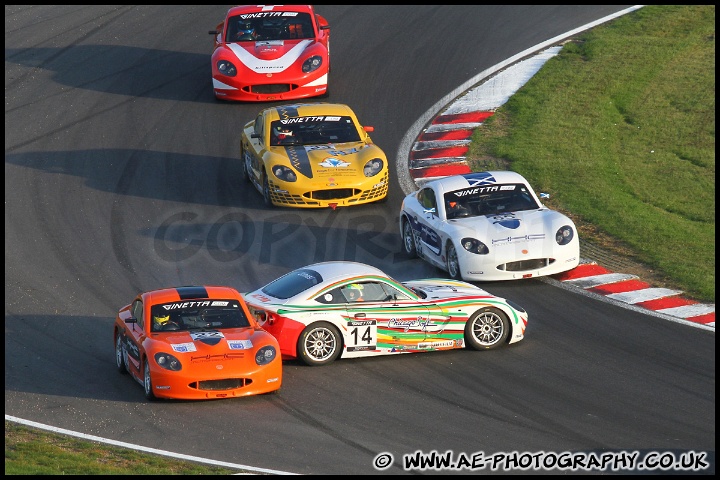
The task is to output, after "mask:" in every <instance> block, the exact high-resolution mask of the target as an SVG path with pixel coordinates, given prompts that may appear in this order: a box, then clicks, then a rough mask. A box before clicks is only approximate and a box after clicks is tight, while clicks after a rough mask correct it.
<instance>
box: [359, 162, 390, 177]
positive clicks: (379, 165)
mask: <svg viewBox="0 0 720 480" xmlns="http://www.w3.org/2000/svg"><path fill="white" fill-rule="evenodd" d="M383 165H385V162H383V161H382V160H381V159H379V158H373V159H372V160H370V161H369V162H367V163H366V164H365V167H363V173H364V174H365V176H366V177H374V176H375V175H377V174H378V173H380V170H382V169H383Z"/></svg>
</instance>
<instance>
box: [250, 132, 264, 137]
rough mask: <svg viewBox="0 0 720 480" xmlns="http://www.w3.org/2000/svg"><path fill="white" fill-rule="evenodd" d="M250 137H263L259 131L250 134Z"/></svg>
mask: <svg viewBox="0 0 720 480" xmlns="http://www.w3.org/2000/svg"><path fill="white" fill-rule="evenodd" d="M250 138H262V135H260V134H259V133H253V134H251V135H250Z"/></svg>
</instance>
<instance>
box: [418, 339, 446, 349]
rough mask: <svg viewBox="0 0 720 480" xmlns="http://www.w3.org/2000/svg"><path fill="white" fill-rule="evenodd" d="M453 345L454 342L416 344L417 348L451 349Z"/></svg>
mask: <svg viewBox="0 0 720 480" xmlns="http://www.w3.org/2000/svg"><path fill="white" fill-rule="evenodd" d="M454 345H455V341H454V340H443V341H439V342H421V343H418V348H451V347H453V346H454Z"/></svg>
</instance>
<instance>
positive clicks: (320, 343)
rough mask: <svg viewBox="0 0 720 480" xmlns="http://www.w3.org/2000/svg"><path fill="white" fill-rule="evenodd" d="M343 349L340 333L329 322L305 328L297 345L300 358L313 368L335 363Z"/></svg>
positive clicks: (317, 323)
mask: <svg viewBox="0 0 720 480" xmlns="http://www.w3.org/2000/svg"><path fill="white" fill-rule="evenodd" d="M342 348H343V342H342V337H341V336H340V333H339V332H338V330H337V329H336V328H335V327H334V326H332V325H331V324H330V323H328V322H316V323H313V324H311V325H308V326H307V327H305V329H304V330H303V331H302V333H301V334H300V338H299V339H298V344H297V351H298V358H300V360H301V361H302V362H303V363H305V364H306V365H309V366H311V367H317V366H320V365H327V364H328V363H332V362H334V361H335V360H336V359H337V358H338V357H339V356H340V353H341V352H342Z"/></svg>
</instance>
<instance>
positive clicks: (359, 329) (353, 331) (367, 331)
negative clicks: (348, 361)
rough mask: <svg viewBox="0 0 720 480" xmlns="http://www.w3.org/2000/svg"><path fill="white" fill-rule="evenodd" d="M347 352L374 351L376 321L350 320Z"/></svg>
mask: <svg viewBox="0 0 720 480" xmlns="http://www.w3.org/2000/svg"><path fill="white" fill-rule="evenodd" d="M348 328H349V329H350V331H349V332H348V337H347V339H346V341H347V351H348V352H358V351H360V350H375V347H376V344H377V320H361V321H357V320H352V321H350V322H348Z"/></svg>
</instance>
